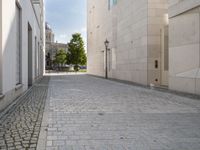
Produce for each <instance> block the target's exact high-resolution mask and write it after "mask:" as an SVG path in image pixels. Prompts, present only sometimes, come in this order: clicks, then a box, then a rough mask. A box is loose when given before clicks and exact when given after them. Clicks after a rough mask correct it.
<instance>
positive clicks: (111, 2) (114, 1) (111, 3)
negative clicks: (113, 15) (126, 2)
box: [108, 0, 118, 10]
mask: <svg viewBox="0 0 200 150" xmlns="http://www.w3.org/2000/svg"><path fill="white" fill-rule="evenodd" d="M117 2H118V0H108V9H109V10H110V9H111V8H112V7H113V6H114V5H116V4H117Z"/></svg>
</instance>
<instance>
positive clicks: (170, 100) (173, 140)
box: [37, 74, 200, 150]
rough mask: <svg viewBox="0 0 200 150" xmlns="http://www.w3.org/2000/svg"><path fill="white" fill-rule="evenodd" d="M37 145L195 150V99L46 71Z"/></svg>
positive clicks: (198, 133) (198, 141)
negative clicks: (45, 91)
mask: <svg viewBox="0 0 200 150" xmlns="http://www.w3.org/2000/svg"><path fill="white" fill-rule="evenodd" d="M37 146H38V150H42V149H47V150H199V149H200V101H199V100H197V99H192V98H186V97H181V96H177V95H174V94H170V93H164V92H160V91H155V90H150V89H146V88H142V87H136V86H132V85H127V84H123V83H118V82H114V81H110V80H105V79H100V78H96V77H92V76H88V75H84V74H83V75H79V74H76V75H73V74H70V75H66V74H51V77H50V82H49V88H48V96H47V100H46V107H45V112H44V116H43V122H42V128H41V132H40V139H39V141H38V145H37Z"/></svg>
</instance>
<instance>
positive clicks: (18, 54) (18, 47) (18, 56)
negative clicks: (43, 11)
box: [15, 4, 22, 85]
mask: <svg viewBox="0 0 200 150" xmlns="http://www.w3.org/2000/svg"><path fill="white" fill-rule="evenodd" d="M15 14H16V16H15V27H16V85H18V84H20V83H21V64H22V62H21V10H20V7H19V6H18V4H16V13H15Z"/></svg>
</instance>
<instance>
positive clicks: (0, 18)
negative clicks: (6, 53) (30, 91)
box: [0, 1, 3, 95]
mask: <svg viewBox="0 0 200 150" xmlns="http://www.w3.org/2000/svg"><path fill="white" fill-rule="evenodd" d="M0 39H2V1H0ZM2 54H3V53H2V40H0V95H2V92H3V91H2V88H3V86H2V82H3V80H2V65H3V64H2V57H3V55H2Z"/></svg>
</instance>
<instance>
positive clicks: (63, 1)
mask: <svg viewBox="0 0 200 150" xmlns="http://www.w3.org/2000/svg"><path fill="white" fill-rule="evenodd" d="M45 4H46V5H45V9H46V21H47V22H48V23H49V25H50V26H51V28H52V29H53V31H54V33H55V40H56V41H58V42H64V43H67V42H69V41H70V39H71V35H72V34H73V33H75V32H79V33H81V34H82V36H83V39H84V41H85V42H86V13H87V12H86V0H45ZM85 45H86V43H85Z"/></svg>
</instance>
